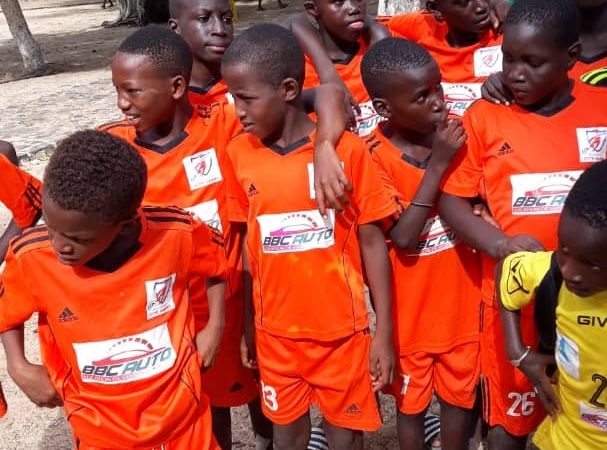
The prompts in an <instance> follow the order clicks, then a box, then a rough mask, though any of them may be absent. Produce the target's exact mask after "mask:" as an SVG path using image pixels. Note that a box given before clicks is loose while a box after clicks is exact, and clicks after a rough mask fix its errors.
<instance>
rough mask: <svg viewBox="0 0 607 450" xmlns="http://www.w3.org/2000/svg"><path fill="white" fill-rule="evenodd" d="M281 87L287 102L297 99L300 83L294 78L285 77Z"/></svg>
mask: <svg viewBox="0 0 607 450" xmlns="http://www.w3.org/2000/svg"><path fill="white" fill-rule="evenodd" d="M280 89H281V91H282V97H283V98H284V100H285V102H291V101H293V100H295V99H296V98H297V96H298V95H299V93H300V89H299V83H298V82H297V81H296V80H295V79H293V78H285V79H284V80H283V81H282V83H281V84H280Z"/></svg>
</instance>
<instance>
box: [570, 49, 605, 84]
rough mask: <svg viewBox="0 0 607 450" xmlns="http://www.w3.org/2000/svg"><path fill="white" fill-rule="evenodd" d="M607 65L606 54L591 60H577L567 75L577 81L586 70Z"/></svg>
mask: <svg viewBox="0 0 607 450" xmlns="http://www.w3.org/2000/svg"><path fill="white" fill-rule="evenodd" d="M606 66H607V54H603V55H601V56H600V57H598V58H595V59H593V60H588V61H585V60H578V61H577V62H576V63H575V65H574V66H573V69H571V70H570V71H569V76H570V77H571V78H573V79H574V80H576V81H579V80H580V78H581V77H582V75H585V74H586V73H588V72H591V71H593V70H596V69H600V68H602V67H606Z"/></svg>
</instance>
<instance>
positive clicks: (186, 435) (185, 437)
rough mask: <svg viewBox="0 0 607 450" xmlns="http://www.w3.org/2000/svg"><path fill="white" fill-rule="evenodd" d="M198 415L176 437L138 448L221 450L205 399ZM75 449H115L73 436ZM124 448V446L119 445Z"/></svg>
mask: <svg viewBox="0 0 607 450" xmlns="http://www.w3.org/2000/svg"><path fill="white" fill-rule="evenodd" d="M199 410H200V415H199V416H198V418H197V419H196V420H195V421H194V423H193V424H192V425H191V426H190V427H189V428H186V429H185V430H184V432H183V433H181V434H180V435H179V436H178V437H176V438H175V439H173V440H172V441H169V442H166V443H164V444H159V445H156V446H154V447H148V448H145V447H138V448H139V449H140V450H191V449H194V448H195V449H197V450H221V447H220V446H219V445H218V444H217V442H216V441H215V437H213V427H212V424H211V410H210V409H209V405H208V403H207V402H206V401H203V402H201V407H200V408H199ZM99 432H100V433H102V432H103V426H100V428H99ZM74 447H75V448H76V450H115V449H111V448H101V447H94V446H90V445H86V444H85V443H83V442H81V441H80V440H79V439H78V438H77V437H76V438H75V446H74ZM121 448H124V447H121Z"/></svg>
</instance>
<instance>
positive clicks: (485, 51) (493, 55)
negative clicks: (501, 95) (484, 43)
mask: <svg viewBox="0 0 607 450" xmlns="http://www.w3.org/2000/svg"><path fill="white" fill-rule="evenodd" d="M502 58H503V57H502V49H501V47H500V46H499V45H496V46H493V47H483V48H479V49H478V50H476V51H475V52H474V76H475V77H487V76H489V75H491V74H492V73H495V72H499V71H500V70H502Z"/></svg>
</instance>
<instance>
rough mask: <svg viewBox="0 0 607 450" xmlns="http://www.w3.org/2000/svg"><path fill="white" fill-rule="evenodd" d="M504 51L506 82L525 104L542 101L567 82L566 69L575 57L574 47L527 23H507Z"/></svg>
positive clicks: (518, 101)
mask: <svg viewBox="0 0 607 450" xmlns="http://www.w3.org/2000/svg"><path fill="white" fill-rule="evenodd" d="M574 47H576V48H577V46H574ZM502 52H503V54H504V62H503V73H504V80H505V83H506V86H507V87H508V89H510V91H511V92H512V95H513V96H514V99H515V100H516V102H517V103H518V104H520V105H523V106H532V105H536V104H540V103H542V102H543V101H546V100H548V99H550V98H551V96H552V95H553V94H554V93H555V92H557V91H558V90H559V88H562V87H563V86H565V85H567V83H568V77H567V72H568V71H569V69H570V68H571V67H572V66H573V64H574V63H575V59H576V53H575V50H574V48H573V47H572V48H570V49H566V48H562V47H560V46H558V45H557V44H556V43H555V42H554V39H551V38H550V36H548V35H547V33H545V32H540V31H538V30H537V28H536V27H535V26H533V25H529V24H525V23H522V24H512V25H507V26H506V27H504V43H503V44H502Z"/></svg>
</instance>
